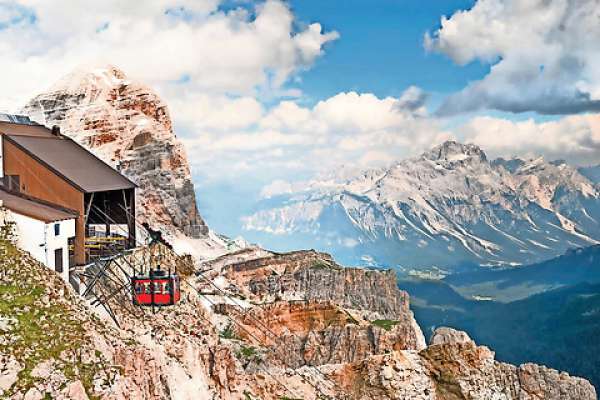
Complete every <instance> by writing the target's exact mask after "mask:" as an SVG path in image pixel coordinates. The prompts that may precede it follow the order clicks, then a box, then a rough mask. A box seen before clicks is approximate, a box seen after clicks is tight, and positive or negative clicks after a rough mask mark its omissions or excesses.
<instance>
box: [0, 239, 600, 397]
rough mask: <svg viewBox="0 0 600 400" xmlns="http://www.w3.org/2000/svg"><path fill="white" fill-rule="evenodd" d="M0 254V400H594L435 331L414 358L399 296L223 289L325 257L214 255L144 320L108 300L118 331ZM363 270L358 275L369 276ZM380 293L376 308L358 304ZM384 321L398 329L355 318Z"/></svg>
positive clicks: (414, 342)
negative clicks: (347, 301)
mask: <svg viewBox="0 0 600 400" xmlns="http://www.w3.org/2000/svg"><path fill="white" fill-rule="evenodd" d="M0 249H1V250H2V254H3V255H4V257H2V259H1V260H2V263H0V265H1V268H0V277H1V279H2V285H1V286H0V288H1V289H0V296H1V298H2V302H1V303H0V304H1V306H0V329H2V332H3V335H2V341H1V343H0V359H2V360H3V364H2V368H1V371H0V390H2V394H0V396H4V397H6V398H9V399H27V400H29V399H42V398H44V396H46V397H48V396H50V398H57V399H77V400H79V399H81V400H84V399H111V400H112V399H114V400H120V399H140V400H142V399H143V400H146V399H147V400H150V399H190V400H191V399H244V400H247V399H258V398H260V399H272V400H275V399H278V400H281V399H282V398H303V399H315V400H316V399H317V398H323V397H325V398H336V399H365V400H366V399H373V398H380V399H406V398H411V399H431V400H454V399H467V398H468V399H481V400H483V399H490V398H494V399H507V400H508V399H532V400H533V399H541V398H548V399H550V398H552V399H554V398H556V399H584V400H587V399H589V400H592V399H595V398H596V395H595V391H594V388H593V387H592V386H591V385H590V384H589V383H588V382H587V381H585V380H583V379H580V378H573V377H570V376H568V375H566V374H564V373H562V374H561V373H558V372H556V371H553V370H550V369H547V368H544V367H538V366H533V365H524V366H520V367H514V366H510V365H507V364H502V363H499V362H496V361H494V359H493V352H491V351H489V350H488V349H487V348H485V347H482V346H476V345H475V344H474V343H473V342H472V341H471V340H470V339H468V337H466V335H464V334H458V333H456V334H455V333H452V334H449V333H448V331H442V330H440V331H439V332H440V333H439V334H437V336H439V337H440V338H442V339H435V337H436V336H434V340H433V344H432V345H430V346H428V347H425V344H424V343H423V339H422V334H421V332H420V330H419V329H418V327H417V326H416V324H414V320H413V318H412V313H410V310H409V309H408V308H407V307H406V308H405V307H404V300H407V299H405V298H404V296H403V293H402V292H401V291H400V290H398V289H396V291H395V292H394V293H389V294H385V292H379V291H377V288H376V287H370V286H368V285H366V286H364V288H363V289H362V291H363V293H362V295H360V293H358V292H357V293H356V295H357V296H358V297H359V298H360V297H362V298H363V299H365V300H363V302H362V303H361V304H365V305H366V306H368V307H370V308H371V309H370V310H369V309H363V308H362V306H360V305H357V304H354V305H353V307H354V308H352V309H350V308H345V307H344V306H341V305H340V304H338V303H336V302H334V301H333V299H339V298H343V296H342V295H341V294H340V293H336V292H335V291H333V293H332V294H331V295H329V296H328V298H327V299H324V298H314V297H312V296H311V295H310V293H311V292H307V291H305V292H302V293H301V291H300V290H295V291H294V292H293V293H294V294H293V296H294V297H298V296H300V297H303V300H291V299H287V300H286V299H284V298H283V297H285V296H286V294H285V292H284V293H279V295H280V296H281V297H280V298H278V299H276V300H273V301H270V300H269V301H261V300H260V299H261V296H263V295H264V293H260V292H259V293H256V294H252V292H251V289H250V285H249V282H251V281H252V280H253V279H254V278H253V276H251V274H249V273H247V274H246V275H245V276H244V278H243V279H242V280H241V281H236V280H233V281H231V282H230V281H229V280H228V279H227V278H226V275H227V274H229V273H230V272H229V271H230V269H236V268H237V269H244V268H245V266H244V265H246V266H247V265H248V263H251V262H252V261H254V262H255V265H262V266H266V265H268V264H269V263H271V264H272V265H274V266H277V265H285V266H286V267H284V268H282V269H281V270H282V271H283V272H281V273H280V275H281V276H286V279H289V280H294V279H296V277H299V278H300V279H302V277H303V275H302V274H299V275H294V274H289V275H286V274H285V270H286V268H291V269H292V270H298V269H300V270H302V269H303V268H305V267H306V266H307V265H308V266H310V268H316V269H317V270H320V269H322V268H324V267H323V266H315V264H314V263H315V259H317V258H318V257H323V258H325V259H326V260H330V259H329V258H328V257H327V256H326V255H322V254H320V253H316V252H312V251H309V252H295V253H291V254H289V255H285V254H273V253H267V254H265V253H266V252H265V251H264V250H261V249H255V251H254V250H252V249H245V250H242V251H240V252H237V253H234V254H232V255H231V256H222V257H220V258H218V259H216V260H214V261H213V262H212V263H211V262H207V263H205V264H204V265H201V266H200V269H199V270H198V272H197V273H196V274H192V275H189V276H187V277H186V275H185V274H184V283H183V284H182V290H183V296H182V297H183V299H182V301H181V303H180V304H178V305H177V306H176V307H172V308H168V309H164V310H162V311H161V312H159V313H158V314H152V313H150V312H144V311H140V310H137V309H136V310H134V311H133V312H132V311H131V310H130V307H129V306H127V303H126V302H121V303H119V302H116V303H115V307H114V310H115V312H116V314H117V318H118V320H119V327H117V326H115V325H113V324H111V323H110V321H109V320H105V319H104V318H103V317H102V313H98V310H99V309H98V308H95V309H90V308H89V307H90V306H89V305H88V303H86V302H84V301H83V300H82V299H80V298H79V297H78V296H77V295H75V294H74V293H73V292H72V291H71V289H70V288H69V287H67V286H66V285H65V284H64V283H63V282H62V280H61V279H60V278H59V277H58V276H57V275H56V274H55V273H54V272H53V271H50V270H48V269H46V268H45V267H43V266H41V265H40V264H38V263H37V262H35V261H34V260H32V259H31V258H30V257H28V256H27V255H26V254H23V253H21V252H19V251H18V250H17V249H15V248H14V247H13V246H12V245H10V244H7V242H6V241H5V240H3V241H2V242H1V243H0ZM252 254H254V255H252ZM240 258H242V259H243V261H242V265H238V263H239V260H240ZM169 259H170V258H169ZM265 259H266V260H265ZM173 260H175V261H174V262H176V263H178V262H182V263H184V265H185V269H181V268H182V267H178V270H179V271H180V272H181V273H183V271H187V273H190V272H192V269H190V268H189V266H190V264H189V258H186V259H185V261H184V259H179V258H177V257H175V258H173ZM267 260H268V261H267ZM208 265H211V266H212V267H211V268H210V269H208V268H207V266H208ZM291 265H293V267H290V266H291ZM213 267H214V268H213ZM332 267H333V268H332ZM327 268H332V271H336V272H329V273H330V274H331V276H333V275H337V274H339V276H341V277H343V279H346V278H347V276H346V274H345V273H344V271H343V270H338V269H336V268H335V266H332V265H329V266H328V267H327ZM255 271H257V274H258V275H257V276H258V277H259V278H260V277H262V273H261V272H260V271H259V270H258V269H255ZM366 272H367V271H364V272H360V273H359V272H355V274H357V276H360V277H361V279H366V278H365V277H366ZM368 272H369V275H380V277H379V278H377V279H378V280H382V281H383V280H386V279H387V280H390V281H393V280H394V278H393V275H389V276H387V275H386V274H383V273H381V272H378V271H368ZM275 273H276V274H277V272H275ZM337 279H340V278H338V277H332V278H331V280H333V281H335V280H337ZM209 282H210V283H209ZM243 282H245V283H243ZM292 287H296V288H297V287H302V285H295V284H294V285H292ZM333 287H336V286H335V285H334V286H333ZM243 293H247V294H248V293H249V294H250V295H249V297H245V295H244V294H243ZM316 293H318V292H316ZM378 296H380V297H382V298H383V300H382V301H381V302H379V303H377V302H372V301H371V300H367V299H373V298H376V297H378ZM395 297H396V298H395ZM265 299H266V297H265ZM119 304H122V307H119V306H118V305H119ZM377 310H380V311H379V312H378V311H377ZM384 314H385V315H387V316H388V317H390V318H391V317H394V318H397V319H388V320H385V319H380V320H373V319H367V318H364V317H365V316H370V315H373V316H374V315H384ZM99 316H100V318H99ZM461 337H462V339H460V340H456V339H455V338H461Z"/></svg>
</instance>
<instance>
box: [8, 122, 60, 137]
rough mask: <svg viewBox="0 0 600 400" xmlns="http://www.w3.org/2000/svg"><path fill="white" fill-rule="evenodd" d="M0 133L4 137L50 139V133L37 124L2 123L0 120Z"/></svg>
mask: <svg viewBox="0 0 600 400" xmlns="http://www.w3.org/2000/svg"><path fill="white" fill-rule="evenodd" d="M0 133H4V134H6V135H25V136H41V137H52V136H53V135H52V131H50V129H48V128H46V127H45V126H43V125H37V124H18V123H14V122H10V121H3V120H2V119H1V118H0Z"/></svg>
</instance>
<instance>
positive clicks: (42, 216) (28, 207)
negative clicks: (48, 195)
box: [0, 189, 77, 223]
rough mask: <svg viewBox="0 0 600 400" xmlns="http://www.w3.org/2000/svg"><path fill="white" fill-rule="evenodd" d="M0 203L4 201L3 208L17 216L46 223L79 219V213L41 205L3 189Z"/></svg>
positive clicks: (0, 191)
mask: <svg viewBox="0 0 600 400" xmlns="http://www.w3.org/2000/svg"><path fill="white" fill-rule="evenodd" d="M0 201H2V205H3V207H5V208H7V209H9V210H11V211H13V212H15V213H17V214H21V215H25V216H27V217H30V218H34V219H37V220H39V221H44V222H46V223H49V222H56V221H62V220H65V219H72V218H77V213H76V212H75V211H71V210H67V209H65V208H62V207H59V206H53V205H50V204H46V203H41V202H39V201H36V200H33V199H31V198H28V197H25V196H21V195H19V194H16V193H9V192H6V191H4V190H2V189H0Z"/></svg>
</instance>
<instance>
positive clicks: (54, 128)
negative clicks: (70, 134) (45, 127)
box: [52, 125, 60, 136]
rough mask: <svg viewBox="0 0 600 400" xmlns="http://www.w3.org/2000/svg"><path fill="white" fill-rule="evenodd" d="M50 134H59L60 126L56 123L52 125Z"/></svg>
mask: <svg viewBox="0 0 600 400" xmlns="http://www.w3.org/2000/svg"><path fill="white" fill-rule="evenodd" d="M52 134H53V135H54V136H60V126H58V125H54V126H52Z"/></svg>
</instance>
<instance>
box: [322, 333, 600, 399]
mask: <svg viewBox="0 0 600 400" xmlns="http://www.w3.org/2000/svg"><path fill="white" fill-rule="evenodd" d="M461 336H462V335H461ZM462 338H464V337H462ZM332 376H335V377H336V378H335V379H336V380H337V381H338V382H339V384H340V386H341V387H342V388H343V390H344V391H347V392H351V393H353V395H352V396H351V398H352V399H361V400H362V399H365V400H366V399H372V398H379V399H398V400H400V399H417V400H490V399H493V400H541V399H588V400H593V399H596V392H595V390H594V387H593V386H592V385H590V383H589V382H587V381H586V380H584V379H580V378H575V377H571V376H569V375H568V374H565V373H559V372H558V371H555V370H551V369H549V368H545V367H540V366H537V365H533V364H524V365H521V366H519V367H515V366H513V365H509V364H504V363H500V362H498V361H495V360H494V353H493V352H492V351H490V350H489V349H488V348H486V347H485V346H477V345H476V344H475V343H474V342H473V341H470V340H469V341H466V342H462V343H459V342H449V343H443V344H436V345H431V346H430V347H428V348H427V349H425V350H422V351H421V352H416V351H399V352H393V353H391V354H386V355H381V356H373V357H369V358H367V359H365V360H364V361H362V362H360V363H354V364H346V365H344V366H341V367H339V368H337V369H336V370H335V371H333V372H332ZM373 396H375V397H373Z"/></svg>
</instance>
